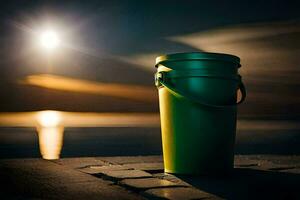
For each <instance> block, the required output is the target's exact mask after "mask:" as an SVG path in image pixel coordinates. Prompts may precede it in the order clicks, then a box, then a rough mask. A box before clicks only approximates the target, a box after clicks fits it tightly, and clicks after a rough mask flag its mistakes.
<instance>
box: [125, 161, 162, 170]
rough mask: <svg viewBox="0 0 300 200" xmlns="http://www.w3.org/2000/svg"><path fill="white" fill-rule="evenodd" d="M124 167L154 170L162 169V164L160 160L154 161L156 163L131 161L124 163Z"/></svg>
mask: <svg viewBox="0 0 300 200" xmlns="http://www.w3.org/2000/svg"><path fill="white" fill-rule="evenodd" d="M123 166H124V167H128V168H133V169H138V170H144V171H149V172H155V171H161V172H163V171H164V164H163V163H162V162H156V163H131V164H124V165H123Z"/></svg>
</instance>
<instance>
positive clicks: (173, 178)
mask: <svg viewBox="0 0 300 200" xmlns="http://www.w3.org/2000/svg"><path fill="white" fill-rule="evenodd" d="M152 175H153V177H157V178H159V179H164V180H168V181H171V182H173V183H176V184H178V185H183V186H191V185H190V184H188V183H187V182H184V181H183V180H181V179H180V178H178V177H176V176H175V175H172V174H168V173H156V174H152Z"/></svg>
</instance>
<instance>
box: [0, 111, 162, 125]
mask: <svg viewBox="0 0 300 200" xmlns="http://www.w3.org/2000/svg"><path fill="white" fill-rule="evenodd" d="M43 112H45V111H41V112H40V111H38V112H9V113H4V112H3V113H0V126H2V127H37V126H41V125H40V123H39V116H40V113H43ZM47 112H49V111H47ZM53 112H57V113H59V116H60V123H59V125H61V126H64V127H159V125H160V119H159V114H158V113H92V112H62V111H53Z"/></svg>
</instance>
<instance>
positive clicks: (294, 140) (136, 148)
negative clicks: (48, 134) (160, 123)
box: [0, 127, 300, 158]
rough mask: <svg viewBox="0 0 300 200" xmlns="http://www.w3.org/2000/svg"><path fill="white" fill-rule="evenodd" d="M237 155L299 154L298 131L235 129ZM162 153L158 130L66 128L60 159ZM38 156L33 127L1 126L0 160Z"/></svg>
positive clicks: (143, 128) (36, 140)
mask: <svg viewBox="0 0 300 200" xmlns="http://www.w3.org/2000/svg"><path fill="white" fill-rule="evenodd" d="M235 149H236V151H235V152H236V154H285V155H287V154H289V155H300V133H299V130H293V129H291V130H289V129H286V128H285V129H283V130H280V129H276V130H270V129H268V130H262V129H260V130H252V129H251V130H245V129H243V130H238V131H237V137H236V146H235ZM159 154H162V147H161V135H160V128H159V127H156V128H149V127H148V128H145V127H140V128H132V127H125V128H120V127H112V128H109V127H102V128H65V132H64V137H63V146H62V151H61V157H79V156H125V155H159ZM20 157H41V155H40V151H39V142H38V135H37V131H36V129H35V128H20V127H15V128H14V127H1V128H0V158H20Z"/></svg>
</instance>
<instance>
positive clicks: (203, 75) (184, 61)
mask: <svg viewBox="0 0 300 200" xmlns="http://www.w3.org/2000/svg"><path fill="white" fill-rule="evenodd" d="M155 66H156V67H157V73H156V74H155V84H156V86H157V87H161V86H164V87H166V88H168V89H169V91H170V92H171V93H173V94H174V95H177V96H182V97H185V98H189V99H190V100H193V101H194V102H198V103H201V104H202V105H206V106H211V107H219V108H223V107H227V106H235V105H236V104H240V103H242V102H243V101H244V100H245V97H246V89H245V86H244V84H243V82H242V80H241V76H240V75H239V73H238V69H239V68H240V67H241V65H240V58H239V57H237V56H234V55H230V54H223V53H208V52H188V53H175V54H168V55H163V56H159V57H157V58H156V65H155ZM226 86H228V87H231V89H228V88H227V89H224V88H226ZM201 88H202V89H204V90H205V91H206V90H209V89H210V90H211V92H210V93H214V94H215V92H216V91H219V90H220V89H221V88H223V89H221V91H219V92H218V93H219V94H220V95H221V96H223V97H225V96H228V97H231V100H228V101H231V103H225V104H219V105H217V104H213V103H209V102H208V101H206V100H204V99H205V98H208V97H209V96H214V98H213V99H211V100H210V101H211V102H213V101H214V100H215V99H222V98H215V96H216V95H205V93H206V92H204V91H201ZM237 90H240V92H241V94H242V95H241V99H240V101H238V102H237V103H236V102H235V101H234V99H235V98H236V97H235V96H236V91H237ZM225 91H226V92H225ZM223 92H224V94H223ZM189 93H190V94H189ZM234 93H235V95H234Z"/></svg>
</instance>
